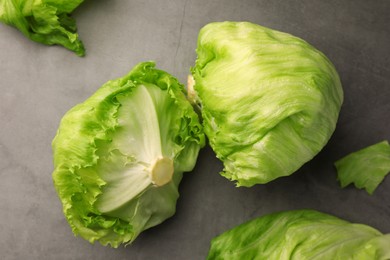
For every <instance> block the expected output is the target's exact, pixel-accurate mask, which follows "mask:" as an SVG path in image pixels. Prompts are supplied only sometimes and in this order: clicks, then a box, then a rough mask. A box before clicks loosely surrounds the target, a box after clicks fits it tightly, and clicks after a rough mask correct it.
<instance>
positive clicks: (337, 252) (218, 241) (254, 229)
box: [207, 210, 390, 260]
mask: <svg viewBox="0 0 390 260" xmlns="http://www.w3.org/2000/svg"><path fill="white" fill-rule="evenodd" d="M389 245H390V234H386V235H384V234H382V233H381V232H379V231H378V230H376V229H374V228H372V227H370V226H367V225H363V224H355V223H350V222H348V221H345V220H342V219H339V218H337V217H334V216H331V215H328V214H324V213H321V212H318V211H314V210H294V211H285V212H279V213H274V214H270V215H266V216H263V217H260V218H257V219H254V220H251V221H249V222H247V223H244V224H242V225H239V226H237V227H235V228H233V229H231V230H229V231H226V232H225V233H223V234H222V235H219V236H218V237H216V238H214V239H213V240H212V242H211V248H210V251H209V254H208V257H207V259H208V260H236V259H256V260H263V259H264V260H270V259H271V260H273V259H277V260H290V259H291V260H295V259H296V260H301V259H324V260H328V259H332V260H345V259H357V260H366V259H367V260H368V259H375V260H386V259H390V247H389Z"/></svg>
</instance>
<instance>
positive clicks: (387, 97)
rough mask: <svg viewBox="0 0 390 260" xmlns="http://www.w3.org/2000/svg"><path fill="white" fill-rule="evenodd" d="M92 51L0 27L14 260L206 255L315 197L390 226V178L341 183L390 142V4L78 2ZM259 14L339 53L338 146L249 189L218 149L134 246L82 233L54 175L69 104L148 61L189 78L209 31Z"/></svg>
mask: <svg viewBox="0 0 390 260" xmlns="http://www.w3.org/2000/svg"><path fill="white" fill-rule="evenodd" d="M74 17H75V18H76V20H77V24H78V28H79V33H80V35H81V39H82V40H83V42H84V43H85V46H86V49H87V56H86V57H84V58H79V57H77V56H76V55H74V54H73V53H72V52H69V51H67V50H65V49H64V48H62V47H58V46H52V47H49V46H45V45H41V44H38V43H35V42H32V41H30V40H28V39H27V38H25V37H24V36H23V35H22V34H21V33H19V32H18V31H17V30H15V29H14V28H11V27H8V26H6V25H3V24H0V241H1V242H0V259H204V258H205V256H206V255H207V252H208V249H209V244H210V240H211V239H212V238H213V237H214V236H216V235H218V234H220V233H221V232H223V231H225V230H227V229H228V228H231V227H233V226H236V225H238V224H240V223H242V222H244V221H247V220H249V219H252V218H254V217H257V216H261V215H263V214H267V213H271V212H275V211H281V210H290V209H302V208H312V209H316V210H320V211H323V212H327V213H331V214H334V215H336V216H339V217H341V218H344V219H346V220H349V221H352V222H359V223H365V224H368V225H371V226H373V227H375V228H378V229H379V230H381V231H382V232H390V178H387V179H385V181H384V182H383V183H382V184H381V185H380V187H379V188H378V189H377V190H376V192H375V193H374V194H373V195H372V196H369V195H368V194H366V192H364V191H362V190H358V189H355V188H353V187H348V188H346V189H341V188H340V187H339V184H338V182H337V181H336V172H335V169H334V167H333V162H334V161H335V160H337V159H339V158H340V157H342V156H344V155H346V154H348V153H350V152H352V151H355V150H357V149H360V148H363V147H365V146H368V145H370V144H373V143H376V142H378V141H381V140H384V139H387V140H389V139H390V1H388V0H383V1H379V0H378V1H364V0H357V1H336V0H330V1H320V0H303V1H298V0H294V1H281V0H276V1H264V0H257V1H255V0H242V1H235V0H225V1H224V0H215V1H206V0H197V1H195V0H187V1H180V0H169V1H168V0H167V1H156V0H155V1H151V0H131V1H130V0H128V1H123V0H122V1H119V0H110V1H103V0H95V1H91V0H89V1H88V0H87V1H86V2H85V3H84V4H82V5H81V6H80V7H79V8H78V9H77V10H76V12H75V13H74ZM224 20H236V21H241V20H245V21H251V22H254V23H258V24H261V25H263V26H267V27H271V28H273V29H277V30H281V31H285V32H289V33H291V34H294V35H296V36H299V37H301V38H303V39H305V40H307V41H308V42H310V43H311V44H312V45H314V46H316V47H317V48H318V49H320V50H321V51H323V52H324V53H325V54H326V55H327V56H328V57H329V58H330V59H331V60H332V61H333V63H334V64H335V66H336V68H337V69H338V71H339V73H340V77H341V80H342V83H343V87H344V92H345V100H344V105H343V107H342V111H341V114H340V118H339V122H338V126H337V129H336V131H335V133H334V135H333V137H332V138H331V140H330V141H329V143H328V145H327V146H326V147H325V148H324V149H323V150H322V151H321V152H320V154H319V155H318V156H316V157H315V158H314V159H313V160H312V161H310V162H309V163H307V164H305V165H304V166H303V167H302V168H301V169H300V170H299V171H298V172H297V173H295V174H294V175H292V176H290V177H285V178H280V179H277V180H275V181H273V182H271V183H269V184H266V185H257V186H255V187H252V188H236V187H235V186H234V185H233V183H231V182H229V181H228V180H226V179H224V178H223V177H221V176H220V175H219V174H218V172H219V171H220V170H221V169H222V164H221V163H220V162H219V161H218V160H217V159H216V158H215V154H214V153H213V151H212V150H211V149H210V148H209V147H206V148H205V149H203V150H202V151H201V153H200V156H199V158H198V163H197V165H196V168H195V169H194V171H193V172H191V173H187V174H185V177H184V179H183V181H182V184H181V186H180V193H181V197H180V199H179V201H178V204H177V213H176V215H175V216H174V217H172V218H170V219H169V220H167V221H166V222H164V223H163V224H161V225H160V226H158V227H155V228H152V229H150V230H148V231H146V232H144V233H142V234H141V235H140V237H139V238H138V239H137V240H136V241H135V242H134V243H133V244H132V245H131V246H127V247H120V248H118V249H112V248H109V247H103V246H101V245H100V244H94V245H91V244H89V243H88V242H87V241H85V240H83V239H82V238H80V237H74V236H73V234H72V232H71V229H70V228H69V226H68V224H67V222H66V221H65V218H64V216H63V214H62V207H61V203H60V201H59V199H58V197H57V195H56V192H55V190H54V187H53V184H52V178H51V172H52V170H53V164H52V150H51V141H52V139H53V137H54V135H55V133H56V130H57V127H58V124H59V121H60V119H61V117H62V116H63V115H64V113H65V112H66V111H67V110H69V109H70V108H71V107H73V106H74V105H76V104H77V103H80V102H82V101H83V100H85V99H86V98H87V97H88V96H90V95H91V94H92V93H93V92H94V91H95V90H96V89H97V88H98V87H100V86H101V85H102V84H103V83H104V82H106V81H107V80H109V79H114V78H117V77H120V76H122V75H124V74H126V73H127V72H128V71H129V70H130V69H131V68H132V67H133V66H134V65H136V64H137V63H138V62H140V61H145V60H154V61H156V62H157V66H158V67H159V68H161V69H163V70H166V71H168V72H170V73H171V74H173V75H175V76H176V77H178V78H179V79H180V80H181V81H182V82H185V80H186V77H187V74H188V72H189V68H190V67H191V66H192V65H193V63H194V60H195V58H196V54H195V48H196V40H197V35H198V32H199V29H200V28H201V27H202V26H204V25H205V24H207V23H209V22H212V21H224Z"/></svg>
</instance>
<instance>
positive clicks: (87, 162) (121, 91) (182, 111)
mask: <svg viewBox="0 0 390 260" xmlns="http://www.w3.org/2000/svg"><path fill="white" fill-rule="evenodd" d="M204 143H205V137H204V135H203V132H202V126H201V124H200V123H199V119H198V115H197V114H196V113H195V112H194V110H193V108H192V106H191V105H190V103H189V102H188V101H187V100H186V98H185V94H184V87H183V85H181V84H180V83H179V82H178V81H177V80H176V79H175V78H174V77H172V76H170V75H169V74H168V73H166V72H163V71H161V70H158V69H156V68H155V67H154V63H152V62H144V63H140V64H139V65H137V66H136V67H135V68H134V69H133V70H132V71H131V72H130V73H129V74H128V75H126V76H124V77H123V78H119V79H116V80H112V81H109V82H107V83H106V84H104V85H103V86H102V87H101V88H100V89H98V90H97V91H96V93H95V94H93V95H92V96H91V97H90V98H88V99H87V100H86V101H85V102H83V103H82V104H79V105H77V106H75V107H74V108H72V109H71V110H70V111H69V112H67V113H66V115H65V116H64V117H63V119H62V120H61V124H60V127H59V129H58V132H57V135H56V137H55V138H54V140H53V151H54V166H55V169H54V173H53V180H54V185H55V188H56V190H57V192H58V195H59V197H60V199H61V202H62V204H63V211H64V214H65V216H66V218H67V220H68V222H69V224H70V226H71V227H72V230H73V232H74V233H75V234H79V235H80V236H82V237H83V238H85V239H87V240H89V241H90V242H91V243H92V242H94V241H96V240H98V241H99V242H100V243H102V244H103V245H107V244H110V245H111V246H112V247H118V246H119V245H120V244H121V243H127V242H131V241H133V240H134V239H135V238H136V237H137V236H138V235H139V233H140V232H142V231H143V230H145V229H148V228H150V227H153V226H155V225H158V224H160V223H161V222H163V221H164V220H165V219H167V218H169V217H171V216H172V215H173V214H174V213H175V207H176V200H177V199H178V197H179V193H178V185H179V183H180V180H181V178H182V174H183V172H184V171H191V170H192V169H193V167H194V166H195V162H196V159H197V156H198V152H199V149H200V148H201V147H203V146H204Z"/></svg>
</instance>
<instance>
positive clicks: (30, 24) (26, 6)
mask: <svg viewBox="0 0 390 260" xmlns="http://www.w3.org/2000/svg"><path fill="white" fill-rule="evenodd" d="M82 2H83V0H1V1H0V21H2V22H3V23H5V24H8V25H11V26H14V27H16V28H17V29H18V30H19V31H21V32H22V33H23V34H24V35H25V36H26V37H28V38H30V39H31V40H33V41H36V42H40V43H43V44H47V45H53V44H59V45H62V46H64V47H65V48H67V49H69V50H71V51H73V52H75V53H76V54H77V55H78V56H84V55H85V49H84V45H83V43H82V42H81V41H80V39H79V36H78V34H77V33H76V31H77V28H76V22H75V20H74V19H73V18H72V17H70V14H71V13H72V12H73V10H74V9H76V7H78V6H79V5H80V4H81V3H82Z"/></svg>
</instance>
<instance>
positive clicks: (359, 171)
mask: <svg viewBox="0 0 390 260" xmlns="http://www.w3.org/2000/svg"><path fill="white" fill-rule="evenodd" d="M335 166H336V169H337V174H338V179H339V181H340V184H341V187H342V188H344V187H346V186H348V185H349V184H351V183H353V184H355V186H356V187H357V188H359V189H363V188H364V189H365V190H366V191H367V192H368V193H369V194H372V193H373V192H374V191H375V189H376V188H377V187H378V185H379V184H380V183H381V182H382V181H383V179H384V178H385V177H386V175H387V174H388V173H389V172H390V145H389V142H388V141H382V142H380V143H377V144H374V145H371V146H369V147H366V148H364V149H361V150H359V151H357V152H354V153H351V154H349V155H347V156H346V157H344V158H342V159H340V160H338V161H337V162H336V163H335Z"/></svg>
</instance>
